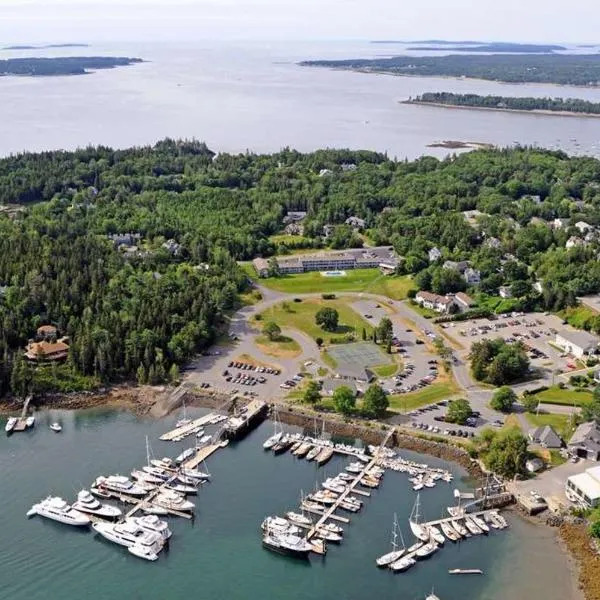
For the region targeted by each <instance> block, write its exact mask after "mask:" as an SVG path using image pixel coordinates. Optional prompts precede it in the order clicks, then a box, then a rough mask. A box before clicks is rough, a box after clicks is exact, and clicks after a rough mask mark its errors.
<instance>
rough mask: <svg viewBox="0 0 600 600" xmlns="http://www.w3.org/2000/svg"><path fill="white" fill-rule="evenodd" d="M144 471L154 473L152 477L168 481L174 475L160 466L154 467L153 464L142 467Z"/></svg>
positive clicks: (149, 473)
mask: <svg viewBox="0 0 600 600" xmlns="http://www.w3.org/2000/svg"><path fill="white" fill-rule="evenodd" d="M142 471H144V473H148V475H152V477H155V478H157V479H160V480H161V481H166V480H167V479H169V478H170V477H171V476H172V475H171V473H168V472H167V471H165V470H164V469H161V468H159V467H153V466H152V465H150V466H147V465H146V466H144V467H142Z"/></svg>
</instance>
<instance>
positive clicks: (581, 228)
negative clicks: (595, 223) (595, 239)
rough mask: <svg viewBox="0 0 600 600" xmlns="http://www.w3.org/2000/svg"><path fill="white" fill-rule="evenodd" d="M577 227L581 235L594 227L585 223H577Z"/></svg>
mask: <svg viewBox="0 0 600 600" xmlns="http://www.w3.org/2000/svg"><path fill="white" fill-rule="evenodd" d="M575 227H576V228H577V229H579V232H580V233H586V232H587V231H589V230H590V229H593V227H592V226H591V225H590V224H589V223H586V222H585V221H577V223H575Z"/></svg>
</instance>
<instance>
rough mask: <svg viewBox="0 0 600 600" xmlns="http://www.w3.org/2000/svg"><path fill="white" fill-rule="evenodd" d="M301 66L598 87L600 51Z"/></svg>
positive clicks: (380, 59) (404, 58) (399, 58)
mask: <svg viewBox="0 0 600 600" xmlns="http://www.w3.org/2000/svg"><path fill="white" fill-rule="evenodd" d="M300 65H301V66H309V67H329V68H334V69H347V70H350V71H360V72H366V73H384V74H388V75H403V76H413V77H460V78H473V79H487V80H490V81H502V82H506V83H555V84H560V85H572V86H586V87H598V85H600V55H598V54H579V55H575V54H527V55H523V54H478V55H475V54H449V55H447V56H392V57H387V58H384V57H378V58H369V59H360V58H356V59H344V60H309V61H303V62H301V63H300Z"/></svg>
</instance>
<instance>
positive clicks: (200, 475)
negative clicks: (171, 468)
mask: <svg viewBox="0 0 600 600" xmlns="http://www.w3.org/2000/svg"><path fill="white" fill-rule="evenodd" d="M179 472H180V473H181V474H182V475H183V476H184V477H188V478H189V479H195V480H196V481H205V480H207V479H210V473H208V472H204V471H198V469H186V468H181V469H180V470H179Z"/></svg>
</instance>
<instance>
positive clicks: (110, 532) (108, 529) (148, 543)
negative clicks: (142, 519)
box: [92, 520, 165, 560]
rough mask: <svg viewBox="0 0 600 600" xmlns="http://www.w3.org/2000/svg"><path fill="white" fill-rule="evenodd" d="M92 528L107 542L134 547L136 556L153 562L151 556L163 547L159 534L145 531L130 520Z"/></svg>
mask: <svg viewBox="0 0 600 600" xmlns="http://www.w3.org/2000/svg"><path fill="white" fill-rule="evenodd" d="M92 528H93V529H94V531H96V532H97V533H99V534H100V535H101V536H102V537H104V538H106V539H107V540H109V541H111V542H114V543H115V544H119V545H121V546H125V547H127V548H131V547H135V552H132V554H135V555H136V556H140V557H141V558H147V559H149V560H155V559H154V558H152V556H153V555H157V554H158V553H159V552H160V551H161V550H162V547H163V545H164V542H165V541H164V538H163V536H162V535H161V534H160V533H156V532H152V531H146V530H145V529H142V528H141V527H140V526H139V525H137V524H136V523H134V522H133V521H132V520H127V521H125V522H124V523H101V522H98V523H93V524H92Z"/></svg>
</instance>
